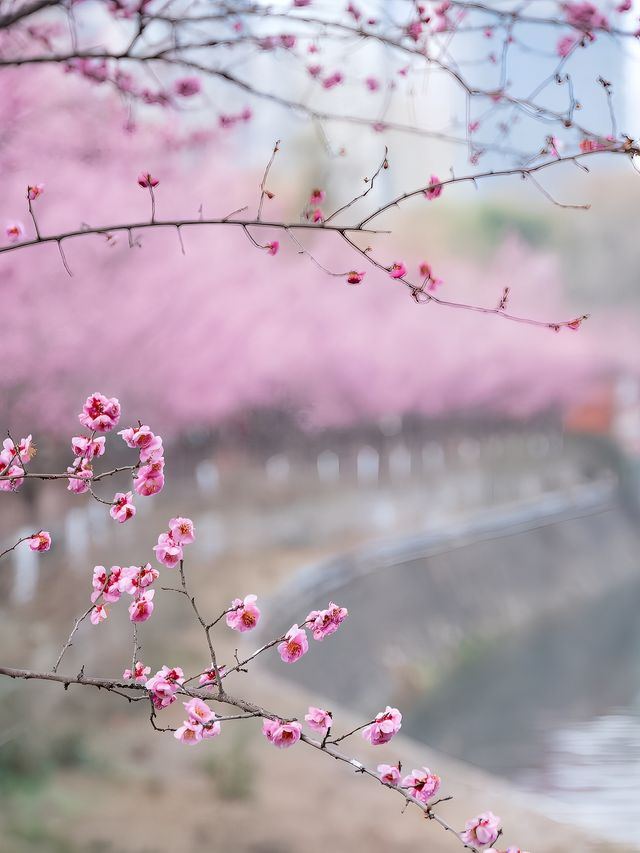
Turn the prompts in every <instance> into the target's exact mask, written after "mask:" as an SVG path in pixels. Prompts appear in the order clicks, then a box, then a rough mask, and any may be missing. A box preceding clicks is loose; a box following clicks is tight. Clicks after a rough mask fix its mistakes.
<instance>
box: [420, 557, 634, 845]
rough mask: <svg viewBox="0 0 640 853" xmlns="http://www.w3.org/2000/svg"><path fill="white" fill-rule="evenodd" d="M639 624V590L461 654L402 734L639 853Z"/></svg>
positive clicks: (631, 588)
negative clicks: (507, 781)
mask: <svg viewBox="0 0 640 853" xmlns="http://www.w3.org/2000/svg"><path fill="white" fill-rule="evenodd" d="M603 571H606V566H603ZM639 613H640V581H638V582H637V583H634V584H633V585H628V586H625V587H623V588H618V589H616V590H614V591H611V592H608V593H607V594H606V596H604V597H602V598H600V599H599V600H597V601H596V602H591V603H590V604H588V605H580V606H575V607H572V608H571V609H570V611H569V612H567V613H565V614H562V615H560V616H556V617H553V618H549V619H546V620H545V621H543V622H541V623H539V624H538V625H536V627H535V628H532V629H530V630H528V631H525V632H522V633H521V634H519V635H518V636H516V637H512V638H510V639H509V640H508V641H505V640H503V641H500V642H499V641H495V642H493V643H491V644H480V645H478V646H477V647H471V648H467V649H466V650H465V651H464V653H463V654H462V655H461V657H460V659H459V660H458V662H457V663H456V665H455V666H453V667H452V668H451V670H450V671H449V672H448V673H447V674H446V676H444V677H443V678H442V679H441V680H440V682H439V684H438V685H437V686H434V687H433V688H432V689H431V690H430V691H429V693H428V694H427V695H425V696H423V697H422V698H421V699H420V700H419V701H418V702H417V703H416V704H415V705H414V707H413V708H410V709H408V713H406V714H405V717H404V725H403V729H404V731H405V732H406V733H407V734H409V735H411V736H413V737H416V738H419V739H422V740H424V741H425V742H427V743H431V744H435V745H437V746H438V749H440V750H442V751H444V752H447V753H449V754H450V755H454V756H456V757H459V758H461V759H464V760H465V761H468V762H470V763H471V764H475V765H476V766H478V767H481V768H484V769H486V770H489V771H491V772H492V773H495V774H497V775H499V776H503V777H506V778H508V779H510V780H512V781H513V782H514V783H515V784H516V785H518V786H519V787H521V788H523V789H525V790H527V791H529V792H533V793H540V794H544V800H542V799H541V804H542V805H543V809H544V810H545V811H546V812H548V813H550V814H551V816H553V817H557V818H559V819H561V820H567V821H570V822H572V823H576V824H580V825H582V826H584V827H585V828H587V829H592V830H595V831H598V832H600V833H602V834H603V835H606V836H607V837H608V838H610V839H612V840H618V841H622V842H623V843H628V844H629V845H630V847H629V849H640V837H639V835H638V821H639V819H640V617H639ZM635 845H638V847H636V846H635Z"/></svg>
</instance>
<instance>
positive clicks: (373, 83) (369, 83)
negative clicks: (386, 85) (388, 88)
mask: <svg viewBox="0 0 640 853" xmlns="http://www.w3.org/2000/svg"><path fill="white" fill-rule="evenodd" d="M364 82H365V85H366V87H367V89H368V90H369V91H370V92H377V91H378V89H379V88H380V82H379V81H378V80H377V79H376V78H375V77H367V79H366V80H365V81H364Z"/></svg>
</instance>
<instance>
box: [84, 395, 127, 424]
mask: <svg viewBox="0 0 640 853" xmlns="http://www.w3.org/2000/svg"><path fill="white" fill-rule="evenodd" d="M78 420H79V421H80V423H81V424H82V426H84V427H86V428H87V429H90V430H94V431H96V432H111V430H112V429H113V428H114V427H115V426H117V425H118V421H119V420H120V403H119V402H118V400H117V398H116V397H105V396H104V395H103V394H98V393H95V394H92V395H91V396H90V397H87V399H86V402H85V404H84V406H83V407H82V412H81V413H80V414H79V415H78Z"/></svg>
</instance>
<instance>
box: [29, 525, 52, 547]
mask: <svg viewBox="0 0 640 853" xmlns="http://www.w3.org/2000/svg"><path fill="white" fill-rule="evenodd" d="M29 548H31V550H32V551H48V550H49V548H51V534H50V533H49V532H48V531H46V530H41V531H40V533H34V535H33V536H32V537H31V538H30V539H29Z"/></svg>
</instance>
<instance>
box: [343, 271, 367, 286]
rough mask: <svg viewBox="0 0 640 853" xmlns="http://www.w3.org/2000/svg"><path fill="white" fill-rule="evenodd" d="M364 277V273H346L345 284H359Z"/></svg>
mask: <svg viewBox="0 0 640 853" xmlns="http://www.w3.org/2000/svg"><path fill="white" fill-rule="evenodd" d="M365 275H366V273H364V272H356V271H355V270H351V272H349V273H347V284H360V282H361V281H362V279H363V278H364V277H365Z"/></svg>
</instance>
